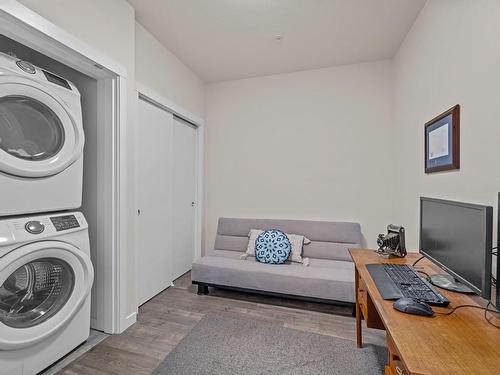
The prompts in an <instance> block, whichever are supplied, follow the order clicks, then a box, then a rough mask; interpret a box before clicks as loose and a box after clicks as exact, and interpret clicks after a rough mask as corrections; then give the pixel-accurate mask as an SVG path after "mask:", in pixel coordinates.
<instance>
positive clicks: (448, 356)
mask: <svg viewBox="0 0 500 375" xmlns="http://www.w3.org/2000/svg"><path fill="white" fill-rule="evenodd" d="M349 252H350V253H351V257H352V259H353V261H354V263H355V264H356V269H357V270H358V273H359V275H360V277H361V278H362V279H363V280H364V282H365V284H366V287H367V289H368V293H369V294H370V297H371V298H372V300H373V303H374V305H375V308H376V309H377V312H378V313H379V315H380V317H381V319H382V321H383V322H384V325H385V327H386V330H387V332H388V333H389V334H390V336H391V337H392V340H393V341H394V343H395V344H396V347H397V348H398V351H399V354H400V355H401V357H402V358H403V360H404V363H405V365H406V366H407V367H408V370H409V371H410V372H411V373H412V374H436V375H437V374H500V329H497V328H495V327H493V326H491V325H489V324H488V323H487V322H486V321H485V319H484V311H483V310H480V309H476V308H468V307H465V308H461V309H458V310H456V311H455V312H454V313H453V314H451V315H437V314H436V315H435V316H433V317H424V316H418V315H410V314H404V313H402V312H399V311H397V310H394V308H393V307H392V305H393V303H394V301H386V300H384V299H383V298H382V297H381V295H380V293H379V292H378V289H377V287H376V285H375V283H374V281H373V280H372V278H371V276H370V274H369V272H368V270H367V269H366V265H367V264H373V263H400V264H404V263H408V264H411V263H413V262H414V261H415V260H417V259H418V258H419V257H420V254H419V253H408V256H407V257H406V258H402V259H400V258H390V259H387V258H384V257H380V256H379V255H378V254H376V253H375V252H374V251H373V250H368V249H350V250H349ZM416 268H417V269H421V270H422V271H424V272H427V273H429V272H430V273H444V271H442V270H441V269H440V268H438V267H437V266H435V265H434V264H432V263H431V262H430V261H429V260H427V259H423V260H421V261H420V262H418V263H417V265H416ZM440 292H441V293H442V294H443V295H444V296H446V297H447V298H448V299H449V300H450V305H449V306H448V307H436V306H433V310H434V311H435V312H436V313H437V312H446V311H449V309H450V308H451V307H455V306H458V305H464V304H472V305H476V306H485V305H486V303H487V301H485V300H484V299H483V298H480V297H479V296H476V295H467V294H461V293H455V292H450V291H446V290H442V289H440ZM490 308H491V307H490ZM488 317H489V318H490V320H491V321H492V322H494V323H495V324H496V325H500V318H496V317H494V316H493V314H488Z"/></svg>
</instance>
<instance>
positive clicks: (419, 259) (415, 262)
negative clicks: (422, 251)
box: [411, 256, 425, 267]
mask: <svg viewBox="0 0 500 375" xmlns="http://www.w3.org/2000/svg"><path fill="white" fill-rule="evenodd" d="M424 258H425V257H424V256H421V257H420V258H418V259H417V260H416V261H414V262H413V264H412V265H411V266H412V267H415V264H417V263H418V262H420V261H421V260H422V259H424Z"/></svg>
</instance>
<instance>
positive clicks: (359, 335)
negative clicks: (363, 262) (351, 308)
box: [354, 268, 363, 348]
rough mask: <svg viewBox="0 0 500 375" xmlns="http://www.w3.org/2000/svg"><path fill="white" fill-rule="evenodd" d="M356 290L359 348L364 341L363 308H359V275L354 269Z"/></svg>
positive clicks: (357, 343)
mask: <svg viewBox="0 0 500 375" xmlns="http://www.w3.org/2000/svg"><path fill="white" fill-rule="evenodd" d="M354 277H355V280H354V285H355V287H354V289H355V291H356V346H357V347H358V348H361V347H363V339H362V336H361V307H360V306H359V301H358V295H359V293H358V288H359V275H358V269H357V268H355V269H354Z"/></svg>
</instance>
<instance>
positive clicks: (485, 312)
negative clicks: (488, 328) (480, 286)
mask: <svg viewBox="0 0 500 375" xmlns="http://www.w3.org/2000/svg"><path fill="white" fill-rule="evenodd" d="M490 305H491V301H489V302H488V304H487V305H486V308H485V309H484V319H486V321H487V322H488V323H489V324H490V325H492V326H493V327H495V328H498V329H500V326H498V325H496V324H495V323H493V322H492V321H491V320H490V319H489V318H488V312H491V313H495V314H500V312H498V311H495V310H490V309H488V307H489V306H490Z"/></svg>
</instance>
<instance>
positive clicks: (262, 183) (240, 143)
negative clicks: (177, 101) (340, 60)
mask: <svg viewBox="0 0 500 375" xmlns="http://www.w3.org/2000/svg"><path fill="white" fill-rule="evenodd" d="M206 102H207V104H206V121H207V128H206V142H205V147H206V153H205V157H206V164H205V167H206V177H205V178H206V179H205V192H206V234H207V236H206V243H205V248H206V249H210V248H212V247H213V241H214V235H215V231H216V225H217V219H218V218H219V217H221V216H229V217H231V216H233V217H259V218H293V219H316V220H346V221H356V222H360V223H361V225H362V230H363V233H364V235H365V237H366V238H367V243H368V245H370V246H374V245H375V239H376V235H377V234H378V233H380V232H384V231H385V226H386V225H387V224H388V223H389V222H390V221H391V220H390V219H391V212H392V198H391V191H392V190H391V184H392V181H393V179H394V174H393V171H392V170H391V166H392V164H391V152H390V150H391V149H392V147H393V144H392V141H391V131H390V130H391V124H392V64H391V62H390V61H381V62H375V63H367V64H359V65H349V66H342V67H334V68H328V69H320V70H312V71H304V72H297V73H290V74H282V75H273V76H267V77H258V78H251V79H245V80H238V81H229V82H222V83H215V84H209V85H207V90H206Z"/></svg>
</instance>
